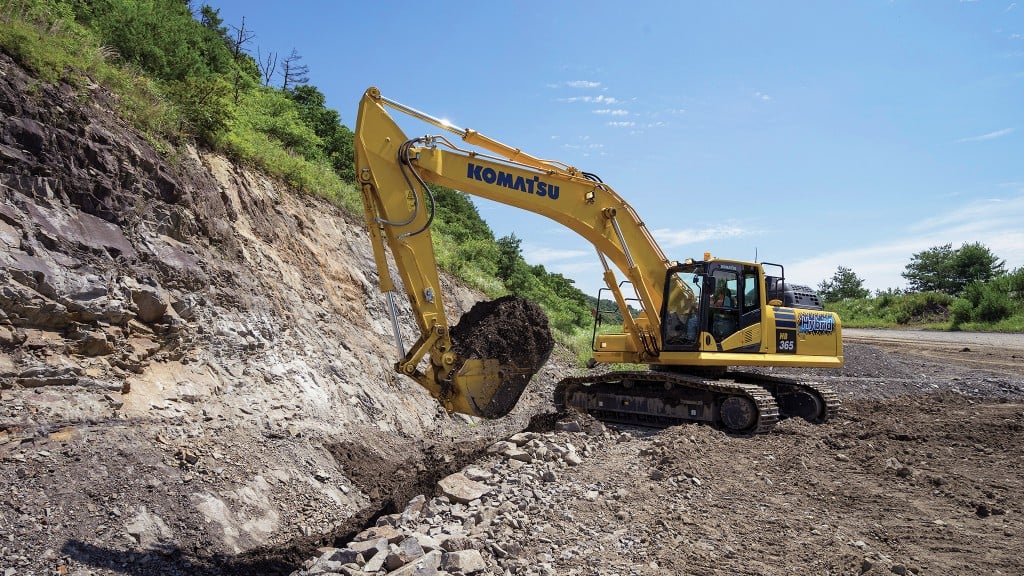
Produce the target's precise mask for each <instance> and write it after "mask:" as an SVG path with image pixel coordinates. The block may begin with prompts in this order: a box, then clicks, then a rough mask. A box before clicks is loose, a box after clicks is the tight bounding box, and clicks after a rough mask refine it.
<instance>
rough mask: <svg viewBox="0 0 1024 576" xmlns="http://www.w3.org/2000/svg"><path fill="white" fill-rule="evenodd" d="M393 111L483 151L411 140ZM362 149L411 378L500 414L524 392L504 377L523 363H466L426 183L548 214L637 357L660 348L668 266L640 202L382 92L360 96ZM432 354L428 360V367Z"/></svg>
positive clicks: (384, 284) (370, 223)
mask: <svg viewBox="0 0 1024 576" xmlns="http://www.w3.org/2000/svg"><path fill="white" fill-rule="evenodd" d="M388 108H391V109H393V110H397V111H399V112H402V113H404V114H407V115H410V116H413V117H415V118H418V119H420V120H422V121H424V122H427V123H429V124H432V125H434V126H435V127H438V128H440V129H442V130H445V131H447V132H450V133H453V134H455V135H457V136H459V137H460V138H461V139H462V141H463V143H464V144H468V145H471V146H474V147H475V148H480V149H483V152H481V151H479V150H468V149H464V148H461V147H459V146H457V145H456V144H454V143H452V142H451V141H450V140H449V139H448V138H446V137H444V136H425V137H420V138H409V137H407V136H406V135H405V134H404V133H403V132H402V130H401V128H400V127H399V126H398V124H397V123H396V122H395V121H394V119H393V118H392V117H391V115H390V114H389V113H388V110H387V109H388ZM355 148H356V172H357V178H358V182H359V185H360V187H361V192H362V197H363V206H364V211H365V219H366V224H367V228H368V230H369V235H370V239H371V243H372V245H373V252H374V258H375V261H376V265H377V270H378V274H379V277H380V287H381V290H382V291H383V292H384V293H385V294H386V297H387V299H388V303H389V306H390V310H391V314H392V319H393V322H394V325H395V330H396V340H397V342H398V352H399V357H400V359H399V361H398V363H397V364H396V370H398V371H399V372H401V373H403V374H406V375H407V376H409V377H412V378H413V379H415V380H416V381H417V382H418V383H420V385H422V386H423V387H424V388H426V389H427V390H428V391H430V393H431V394H432V395H433V396H434V397H435V398H437V399H438V400H439V401H440V402H441V404H442V405H443V406H444V407H445V408H447V409H448V410H453V411H457V412H462V413H466V414H474V415H481V416H488V417H497V416H501V415H504V413H507V411H508V410H510V409H511V407H512V406H511V405H508V401H507V400H500V399H508V398H512V397H513V396H514V398H515V399H518V397H519V394H520V393H521V392H522V390H518V391H516V390H512V391H509V390H508V389H507V383H506V382H505V381H506V380H507V376H508V375H509V374H511V373H514V372H516V371H517V368H516V367H515V366H507V365H501V363H500V362H497V361H495V360H493V359H487V358H483V359H475V358H473V359H470V358H460V357H458V355H457V354H455V353H454V352H453V344H452V339H451V332H450V327H449V325H448V321H447V319H446V317H445V313H444V303H443V294H442V291H441V289H440V288H441V287H440V279H439V273H438V268H437V259H436V256H435V254H434V248H433V243H432V239H431V230H430V225H431V221H432V219H433V213H434V212H433V211H434V207H433V199H432V197H431V194H430V191H429V188H428V187H427V184H428V183H430V184H438V185H442V186H447V187H449V188H453V189H456V190H459V191H462V192H465V193H467V194H471V195H474V196H480V197H483V198H488V199H490V200H494V201H497V202H501V203H503V204H507V205H510V206H514V207H516V208H521V209H524V210H529V211H530V212H534V213H536V214H541V215H543V216H546V217H548V218H550V219H552V220H555V221H556V222H559V223H561V224H563V225H565V226H566V227H568V228H570V229H572V230H573V231H575V232H576V233H577V234H579V235H580V236H582V237H583V238H585V239H586V240H588V241H589V242H590V243H591V244H593V246H594V247H595V248H596V250H597V253H598V255H599V257H600V260H601V262H602V263H603V265H604V267H605V273H604V279H605V283H606V284H607V285H608V288H609V289H610V290H611V291H612V292H613V293H614V294H615V295H616V301H617V302H618V303H619V306H620V309H621V310H622V312H623V314H622V316H623V318H624V319H625V322H626V326H625V330H624V334H625V335H626V339H627V342H625V343H624V345H625V347H626V349H628V350H631V351H633V352H634V353H635V354H636V356H637V359H638V361H644V360H649V359H651V358H652V357H654V356H656V355H657V353H658V350H659V346H660V330H658V327H659V326H660V318H658V314H659V313H660V310H661V302H662V298H663V293H662V287H663V284H664V282H665V274H666V270H667V269H668V268H669V267H670V266H671V265H672V263H670V262H669V261H668V259H667V258H666V257H665V255H664V254H663V253H662V252H661V249H660V248H659V247H658V245H657V243H656V242H655V241H654V239H653V238H652V237H651V235H650V233H649V231H648V230H647V227H646V226H645V225H644V223H643V221H642V220H641V219H640V218H639V216H638V215H637V214H636V212H635V211H634V210H633V209H632V207H630V206H629V204H627V203H626V202H625V201H624V200H623V199H622V198H621V197H620V196H619V195H618V194H617V193H616V192H615V191H614V190H612V189H611V187H609V186H608V185H606V184H604V183H602V182H601V181H600V180H599V179H597V178H596V177H594V176H592V175H589V174H585V173H583V172H580V171H579V170H577V169H575V168H573V167H571V166H567V165H564V164H561V163H558V162H553V161H550V160H542V159H539V158H536V157H534V156H531V155H529V154H526V153H524V152H522V151H521V150H519V149H518V148H513V147H510V146H507V145H504V144H501V143H500V142H497V141H496V140H493V139H491V138H488V137H486V136H484V135H482V134H480V133H479V132H476V131H474V130H469V129H466V130H463V129H460V128H457V127H454V126H452V125H450V124H448V123H446V122H444V121H442V120H439V119H436V118H432V117H430V116H428V115H426V114H423V113H421V112H418V111H416V110H414V109H411V108H408V107H406V106H403V105H401V104H398V103H397V102H393V101H391V100H388V99H386V98H384V97H383V96H381V94H380V91H379V90H377V89H376V88H370V89H368V90H367V91H366V93H365V94H364V96H363V98H362V100H361V102H360V105H359V114H358V119H357V123H356V131H355ZM385 247H387V248H389V249H390V251H391V254H392V257H393V258H394V260H395V265H396V269H397V270H398V273H399V275H400V276H401V281H402V285H403V286H404V289H405V293H406V296H407V297H408V300H409V303H410V305H411V307H412V311H413V315H414V316H415V320H416V323H417V327H418V330H419V337H418V339H417V341H416V342H415V343H414V344H413V345H412V346H411V347H410V348H409V349H408V350H406V349H405V347H404V344H403V343H402V339H401V336H400V335H399V334H398V322H397V319H396V312H395V310H396V303H395V300H394V293H395V291H396V282H395V280H394V278H393V277H392V275H391V272H390V270H389V268H388V263H387V259H386V250H385ZM612 266H614V267H615V268H617V269H618V270H619V271H620V272H622V273H623V274H624V275H625V279H626V280H629V281H630V282H631V283H632V285H633V287H634V289H635V290H636V292H637V295H638V296H639V298H640V302H641V305H642V310H641V312H640V314H639V315H637V316H636V317H635V318H634V316H633V315H631V314H630V313H629V311H628V309H627V307H626V303H625V298H624V297H623V296H622V294H621V292H620V289H619V283H618V281H617V278H616V275H615V272H614V271H613V269H612ZM424 359H426V360H427V367H426V368H425V369H421V368H419V367H420V366H421V365H422V362H423V360H424ZM512 404H514V400H513V401H512ZM488 406H490V408H485V407H488Z"/></svg>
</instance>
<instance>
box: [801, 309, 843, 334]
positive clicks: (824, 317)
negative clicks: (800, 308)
mask: <svg viewBox="0 0 1024 576" xmlns="http://www.w3.org/2000/svg"><path fill="white" fill-rule="evenodd" d="M835 329H836V319H835V317H833V316H831V315H829V314H810V313H804V314H801V315H800V327H799V330H800V333H801V334H831V333H832V332H833V331H835Z"/></svg>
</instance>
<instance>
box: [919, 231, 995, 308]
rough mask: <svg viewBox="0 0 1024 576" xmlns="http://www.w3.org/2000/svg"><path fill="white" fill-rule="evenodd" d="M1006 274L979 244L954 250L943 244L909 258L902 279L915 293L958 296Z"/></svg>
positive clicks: (988, 251) (950, 246)
mask: <svg viewBox="0 0 1024 576" xmlns="http://www.w3.org/2000/svg"><path fill="white" fill-rule="evenodd" d="M1004 274H1006V268H1005V262H1004V261H1002V260H1000V259H999V258H998V257H997V256H996V255H995V254H993V253H992V251H991V250H989V249H988V247H986V246H985V245H984V244H981V243H980V242H973V243H970V244H967V243H965V244H963V245H962V246H961V247H960V248H958V249H956V250H954V249H953V245H952V244H943V245H942V246H935V247H932V248H929V249H927V250H924V251H922V252H918V253H917V254H914V255H913V256H912V257H911V258H910V263H909V264H907V266H906V269H905V270H904V272H903V277H904V278H906V279H907V281H908V283H909V284H910V289H911V291H914V292H942V293H944V294H950V295H952V296H957V295H959V294H960V293H961V292H963V290H964V288H966V287H967V285H968V284H970V283H972V282H987V281H989V280H991V279H993V278H997V277H999V276H1002V275H1004Z"/></svg>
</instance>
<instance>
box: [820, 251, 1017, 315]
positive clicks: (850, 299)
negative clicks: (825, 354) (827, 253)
mask: <svg viewBox="0 0 1024 576" xmlns="http://www.w3.org/2000/svg"><path fill="white" fill-rule="evenodd" d="M903 277H904V278H907V279H908V280H909V281H910V286H911V288H910V290H908V291H901V290H891V289H890V290H886V291H884V292H879V293H877V294H876V295H875V296H874V297H873V298H870V297H868V296H867V293H866V290H863V289H862V288H861V285H862V281H860V279H859V278H857V275H856V274H854V273H853V271H852V270H850V269H848V268H843V267H841V266H840V267H839V270H838V271H837V272H836V274H835V275H834V276H833V278H832V280H830V281H825V282H822V283H821V284H820V285H819V287H818V288H819V290H820V291H821V294H820V295H821V296H822V300H823V301H824V302H825V308H826V309H827V310H831V311H833V312H836V313H838V314H839V317H840V318H842V320H843V325H844V326H847V327H851V328H893V327H908V326H913V327H917V328H928V329H934V330H980V331H997V332H1024V268H1020V269H1017V270H1014V271H1013V272H1010V273H1007V272H1006V271H1005V266H1004V262H1003V261H1002V260H1000V259H999V258H997V257H996V256H995V254H993V253H992V251H991V250H989V249H988V247H986V246H984V245H982V244H981V243H977V242H976V243H970V244H964V245H963V246H962V247H961V248H959V249H957V250H954V249H953V248H952V245H950V244H945V245H943V246H936V247H934V248H930V249H928V250H924V251H922V252H919V253H917V254H914V255H913V256H912V257H911V260H910V263H909V264H907V267H906V271H905V272H904V273H903Z"/></svg>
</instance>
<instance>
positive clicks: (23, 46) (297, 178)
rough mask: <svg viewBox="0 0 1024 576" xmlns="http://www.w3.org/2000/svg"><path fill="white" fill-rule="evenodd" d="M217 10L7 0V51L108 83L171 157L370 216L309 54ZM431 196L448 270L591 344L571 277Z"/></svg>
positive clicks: (461, 200)
mask: <svg viewBox="0 0 1024 576" xmlns="http://www.w3.org/2000/svg"><path fill="white" fill-rule="evenodd" d="M218 12H219V11H218V10H216V9H213V8H211V7H209V6H206V5H203V6H202V7H200V8H199V9H198V12H195V13H193V12H192V11H191V9H190V6H189V3H187V2H180V1H173V0H91V1H86V0H71V1H57V0H4V1H3V2H2V3H0V19H2V21H3V26H2V27H0V49H3V50H4V51H5V52H7V53H8V54H10V55H11V56H12V57H14V58H15V59H17V60H18V61H19V62H20V63H21V64H22V65H24V66H25V67H26V68H28V69H30V70H31V71H32V72H33V73H34V74H35V75H36V77H37V78H39V79H40V80H41V81H45V82H53V81H58V80H60V81H63V82H67V83H68V84H70V85H71V86H73V87H75V88H77V89H79V90H85V89H87V88H89V87H94V86H97V85H99V86H102V87H103V88H105V89H106V90H108V91H109V92H110V93H111V94H112V95H113V104H114V106H115V108H116V111H117V112H118V113H119V114H120V115H121V116H122V117H123V118H125V120H127V121H128V122H129V123H130V124H131V125H132V126H134V127H135V128H136V129H138V130H139V131H141V132H142V133H143V134H144V135H145V136H146V138H148V139H149V140H150V142H151V143H153V144H154V145H155V147H156V148H157V149H158V150H161V151H163V152H164V153H165V154H166V155H168V156H169V157H173V156H174V155H175V154H177V153H178V152H176V151H177V150H178V149H179V148H180V147H181V146H184V145H188V144H195V145H198V146H201V147H205V148H207V149H210V150H213V151H216V152H220V153H222V154H225V155H227V156H228V157H230V158H232V159H233V160H235V161H236V162H238V163H240V164H243V165H246V166H249V167H254V168H257V169H259V170H261V171H263V172H264V173H266V174H268V175H270V176H272V177H275V178H278V179H280V180H282V181H284V182H287V183H288V184H289V185H291V186H292V187H293V188H295V189H297V190H299V191H301V192H304V193H309V194H316V195H320V196H324V197H326V198H328V199H329V200H331V201H332V202H333V203H335V204H336V205H338V206H340V207H342V208H343V209H345V210H347V211H349V212H351V213H353V214H361V213H362V208H361V201H360V198H359V192H358V189H357V187H356V186H355V184H354V166H353V163H354V157H353V156H354V154H353V133H352V131H351V130H350V129H349V128H348V127H346V126H345V125H344V124H342V119H341V117H340V115H339V114H338V112H337V111H335V110H332V109H330V108H327V107H326V106H325V98H324V95H323V94H322V93H321V92H320V91H319V90H318V89H317V88H316V87H315V86H314V85H312V84H309V83H308V77H307V73H308V68H307V67H305V66H303V65H301V64H300V63H299V59H300V58H301V57H300V56H298V55H297V54H296V53H294V52H293V53H292V54H291V56H289V57H288V58H284V59H283V60H282V61H281V62H280V65H278V64H276V63H275V64H274V65H273V66H272V65H271V64H270V63H269V61H267V62H260V61H258V60H257V59H256V58H254V57H253V55H252V53H251V51H252V48H253V47H252V44H253V40H254V39H255V34H254V33H253V32H252V31H251V30H246V29H245V25H244V22H241V23H233V24H232V25H228V24H227V23H225V22H224V21H223V20H222V19H221V18H220V16H219V13H218ZM352 96H353V98H356V97H358V95H356V94H353V95H352ZM434 193H435V196H436V199H437V213H436V217H435V225H434V227H433V232H434V235H433V238H434V243H435V248H436V250H437V256H438V262H439V264H440V265H441V266H442V268H444V269H446V270H447V271H449V272H451V273H452V274H454V275H456V276H457V277H459V278H461V279H462V280H463V281H465V282H466V283H467V284H469V285H471V286H472V287H475V288H477V289H480V290H482V291H484V292H485V293H486V294H487V295H488V296H489V297H492V298H493V297H497V296H500V295H503V294H508V293H514V294H516V295H519V296H523V297H526V298H529V299H531V300H534V301H536V302H538V303H539V304H541V306H542V307H543V308H544V309H545V311H546V312H547V314H548V316H549V319H550V322H551V325H552V327H553V328H554V330H555V332H556V336H557V337H558V339H559V340H560V341H562V342H563V343H566V344H572V343H573V342H576V341H583V340H585V339H586V338H585V335H586V334H587V333H589V330H587V329H585V327H587V326H589V324H590V318H591V314H590V308H591V307H592V299H589V298H588V297H587V296H585V295H584V294H583V293H582V292H581V291H580V290H578V289H577V288H575V287H574V286H573V281H572V280H570V279H568V278H565V277H564V276H562V275H560V274H553V273H549V272H548V271H547V270H545V268H544V267H543V266H534V265H529V264H527V263H526V262H525V261H524V260H523V258H522V254H521V250H520V243H519V239H518V238H516V237H515V236H511V237H505V238H500V239H496V238H495V237H494V234H493V233H492V231H491V230H490V228H489V227H488V226H487V224H486V222H484V221H483V220H482V219H481V218H480V215H479V213H478V212H477V210H476V207H475V206H474V204H473V203H472V201H471V200H470V199H469V198H468V197H467V196H466V195H465V194H462V193H461V192H457V191H454V190H448V189H443V188H436V187H435V188H434Z"/></svg>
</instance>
